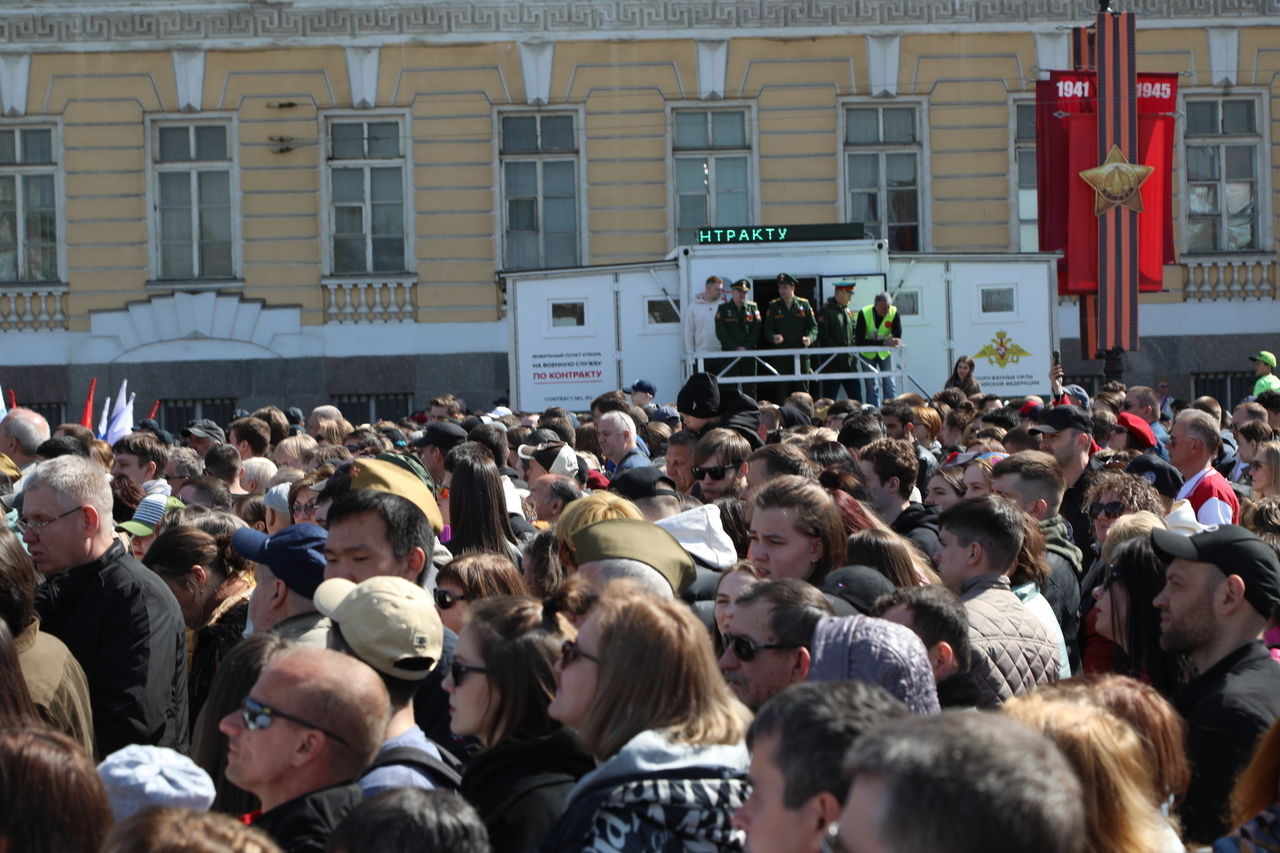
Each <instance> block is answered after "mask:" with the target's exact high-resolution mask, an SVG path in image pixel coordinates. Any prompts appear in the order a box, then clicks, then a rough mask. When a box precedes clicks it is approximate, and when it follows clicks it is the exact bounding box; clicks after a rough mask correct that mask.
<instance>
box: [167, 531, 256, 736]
mask: <svg viewBox="0 0 1280 853" xmlns="http://www.w3.org/2000/svg"><path fill="white" fill-rule="evenodd" d="M210 515H212V513H210ZM143 564H144V565H145V566H146V567H147V568H149V569H151V571H153V572H155V573H156V574H157V575H159V576H160V579H161V580H163V581H164V582H165V585H166V586H168V587H169V589H170V591H172V592H173V596H174V598H176V599H177V600H178V606H179V607H180V608H181V609H182V619H183V621H184V622H186V624H187V628H189V629H190V630H191V631H193V632H194V636H193V638H192V643H191V667H190V670H189V672H188V675H187V697H188V701H189V703H190V704H189V707H190V709H191V712H190V717H191V725H192V727H193V728H194V727H195V717H196V713H197V712H198V711H199V710H200V707H201V706H202V705H203V704H204V701H205V697H207V696H208V695H209V685H210V684H211V683H212V682H213V675H214V673H215V672H217V669H218V665H219V664H220V663H222V659H223V658H224V657H226V656H227V653H228V652H230V651H231V647H232V646H234V645H235V644H236V643H238V642H239V641H240V638H241V637H243V636H244V628H245V624H246V623H247V622H248V619H249V595H250V593H252V592H253V583H252V577H253V564H252V563H250V562H249V561H248V560H246V559H245V558H244V557H242V556H240V554H239V553H237V552H236V550H235V549H234V548H232V547H231V536H230V535H229V534H228V535H223V536H212V535H210V534H209V533H206V532H205V531H203V530H198V529H196V528H194V527H169V528H167V529H166V530H165V531H164V532H163V533H161V534H160V535H159V536H157V537H156V541H155V542H153V543H151V547H150V548H149V549H148V550H147V554H146V557H145V558H144V559H143Z"/></svg>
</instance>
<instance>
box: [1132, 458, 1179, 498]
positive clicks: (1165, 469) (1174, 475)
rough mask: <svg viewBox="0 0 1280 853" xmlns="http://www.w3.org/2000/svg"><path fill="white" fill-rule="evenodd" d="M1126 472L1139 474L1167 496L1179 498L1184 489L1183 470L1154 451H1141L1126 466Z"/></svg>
mask: <svg viewBox="0 0 1280 853" xmlns="http://www.w3.org/2000/svg"><path fill="white" fill-rule="evenodd" d="M1124 472H1125V473H1126V474H1137V475H1138V476H1139V477H1141V478H1142V479H1144V480H1146V481H1147V482H1148V483H1150V484H1151V485H1153V486H1155V488H1156V491H1157V492H1159V493H1160V494H1162V495H1164V496H1165V497H1166V498H1177V497H1178V492H1180V491H1182V472H1181V471H1179V470H1178V469H1177V468H1174V467H1173V466H1172V465H1170V464H1169V463H1168V462H1165V461H1164V460H1163V459H1161V458H1160V457H1159V456H1156V455H1155V454H1153V453H1140V454H1138V455H1137V456H1135V457H1133V459H1132V460H1131V461H1130V462H1129V464H1128V466H1126V467H1125V469H1124Z"/></svg>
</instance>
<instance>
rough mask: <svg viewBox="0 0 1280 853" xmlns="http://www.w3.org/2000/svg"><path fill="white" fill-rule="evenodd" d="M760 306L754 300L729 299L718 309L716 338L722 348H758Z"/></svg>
mask: <svg viewBox="0 0 1280 853" xmlns="http://www.w3.org/2000/svg"><path fill="white" fill-rule="evenodd" d="M760 321H761V320H760V308H759V306H757V305H756V304H755V303H754V302H750V301H748V302H743V303H742V305H741V306H739V305H738V303H736V302H733V301H729V302H725V303H723V304H722V305H721V306H720V307H719V308H717V309H716V338H717V340H719V341H720V347H721V349H731V350H736V349H737V348H738V347H743V348H744V349H756V348H758V347H759V345H760Z"/></svg>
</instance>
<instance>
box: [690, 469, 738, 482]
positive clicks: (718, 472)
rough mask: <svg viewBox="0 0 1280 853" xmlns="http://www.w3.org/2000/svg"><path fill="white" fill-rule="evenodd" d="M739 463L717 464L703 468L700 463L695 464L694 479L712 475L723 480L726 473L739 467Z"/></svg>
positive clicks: (713, 477)
mask: <svg viewBox="0 0 1280 853" xmlns="http://www.w3.org/2000/svg"><path fill="white" fill-rule="evenodd" d="M737 467H738V466H737V465H715V466H713V467H711V468H703V467H701V466H698V465H694V466H693V479H695V480H701V479H702V478H703V477H710V478H711V479H713V480H723V479H724V476H725V474H728V473H729V472H730V471H732V470H734V469H735V468H737Z"/></svg>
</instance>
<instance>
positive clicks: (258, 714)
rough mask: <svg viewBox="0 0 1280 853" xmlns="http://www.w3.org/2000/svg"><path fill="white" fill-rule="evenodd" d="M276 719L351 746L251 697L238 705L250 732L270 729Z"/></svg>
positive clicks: (336, 736)
mask: <svg viewBox="0 0 1280 853" xmlns="http://www.w3.org/2000/svg"><path fill="white" fill-rule="evenodd" d="M276 717H279V718H280V719H282V720H288V721H289V722H291V723H297V724H298V725H300V726H302V727H303V728H304V729H315V730H316V731H318V732H322V733H324V734H326V735H328V736H329V737H331V738H333V739H334V740H336V741H337V742H338V743H340V744H342V745H343V746H347V747H349V746H351V744H349V743H347V741H346V740H345V739H344V738H341V737H339V736H338V735H335V734H334V733H333V732H331V731H329V730H328V729H326V728H321V727H320V726H317V725H316V724H315V723H308V722H307V721H306V720H304V719H302V718H301V717H295V716H293V715H292V714H286V713H285V712H284V711H281V710H278V709H276V708H272V707H269V706H267V705H263V704H262V703H261V702H259V701H258V700H257V699H254V698H253V697H251V696H246V697H244V701H243V702H241V703H240V718H241V719H242V720H244V727H245V728H246V729H248V730H249V731H251V732H256V731H258V730H259V729H269V728H271V723H272V721H273V720H274V719H275V718H276Z"/></svg>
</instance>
